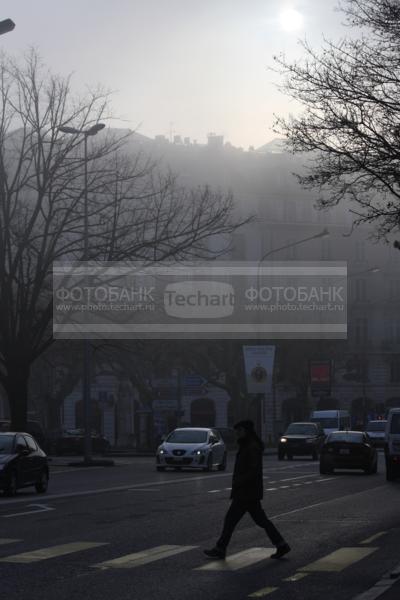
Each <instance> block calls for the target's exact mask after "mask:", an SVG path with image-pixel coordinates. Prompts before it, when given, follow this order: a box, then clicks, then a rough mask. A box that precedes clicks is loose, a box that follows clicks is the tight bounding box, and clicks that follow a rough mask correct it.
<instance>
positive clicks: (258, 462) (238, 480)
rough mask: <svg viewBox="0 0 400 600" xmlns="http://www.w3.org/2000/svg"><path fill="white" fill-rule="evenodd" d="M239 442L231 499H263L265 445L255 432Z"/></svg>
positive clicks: (245, 500)
mask: <svg viewBox="0 0 400 600" xmlns="http://www.w3.org/2000/svg"><path fill="white" fill-rule="evenodd" d="M238 444H239V450H238V453H237V455H236V461H235V467H234V470H233V478H232V492H231V499H232V500H240V501H242V502H247V501H250V500H261V499H262V497H263V494H264V486H263V450H264V445H263V443H262V442H261V440H260V439H259V438H258V436H257V435H255V434H249V435H248V436H246V437H245V438H242V439H241V440H238Z"/></svg>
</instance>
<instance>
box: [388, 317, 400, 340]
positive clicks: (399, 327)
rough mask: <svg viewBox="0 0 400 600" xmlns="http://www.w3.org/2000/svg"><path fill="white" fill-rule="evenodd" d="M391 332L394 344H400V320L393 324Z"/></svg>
mask: <svg viewBox="0 0 400 600" xmlns="http://www.w3.org/2000/svg"><path fill="white" fill-rule="evenodd" d="M390 333H391V335H390V337H391V341H392V344H400V321H396V322H395V323H392V324H391V332H390Z"/></svg>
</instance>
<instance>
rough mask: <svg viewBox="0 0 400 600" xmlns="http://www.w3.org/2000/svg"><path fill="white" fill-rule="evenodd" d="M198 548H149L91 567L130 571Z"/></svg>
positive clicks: (167, 546)
mask: <svg viewBox="0 0 400 600" xmlns="http://www.w3.org/2000/svg"><path fill="white" fill-rule="evenodd" d="M197 547H198V546H172V545H164V546H156V547H155V548H149V549H148V550H143V551H142V552H134V553H132V554H126V555H125V556H120V557H119V558H114V559H112V560H107V561H104V562H101V563H98V564H96V565H92V566H93V567H95V568H97V569H132V568H134V567H139V566H141V565H146V564H148V563H151V562H155V561H156V560H161V559H162V558H168V557H169V556H174V555H175V554H180V553H182V552H187V551H188V550H194V549H195V548H197Z"/></svg>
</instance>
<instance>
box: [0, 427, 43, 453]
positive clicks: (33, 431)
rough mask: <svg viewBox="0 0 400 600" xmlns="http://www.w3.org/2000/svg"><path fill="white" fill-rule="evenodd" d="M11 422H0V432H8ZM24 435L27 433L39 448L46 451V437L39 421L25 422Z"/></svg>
mask: <svg viewBox="0 0 400 600" xmlns="http://www.w3.org/2000/svg"><path fill="white" fill-rule="evenodd" d="M10 428H11V422H10V421H7V420H4V421H0V431H10ZM25 431H26V433H29V435H31V436H32V437H33V438H35V440H36V441H37V443H38V444H39V446H40V447H41V448H44V449H45V450H47V437H46V434H45V431H44V429H43V427H42V425H41V424H40V423H39V421H27V422H26V427H25Z"/></svg>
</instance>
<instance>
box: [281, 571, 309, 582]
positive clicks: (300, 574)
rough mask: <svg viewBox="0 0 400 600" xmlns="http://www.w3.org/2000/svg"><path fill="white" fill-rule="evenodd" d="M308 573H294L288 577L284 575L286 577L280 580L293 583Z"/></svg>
mask: <svg viewBox="0 0 400 600" xmlns="http://www.w3.org/2000/svg"><path fill="white" fill-rule="evenodd" d="M307 575H308V573H295V574H294V575H291V576H290V577H286V579H283V580H282V581H288V582H289V583H294V582H296V581H300V579H304V577H307Z"/></svg>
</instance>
